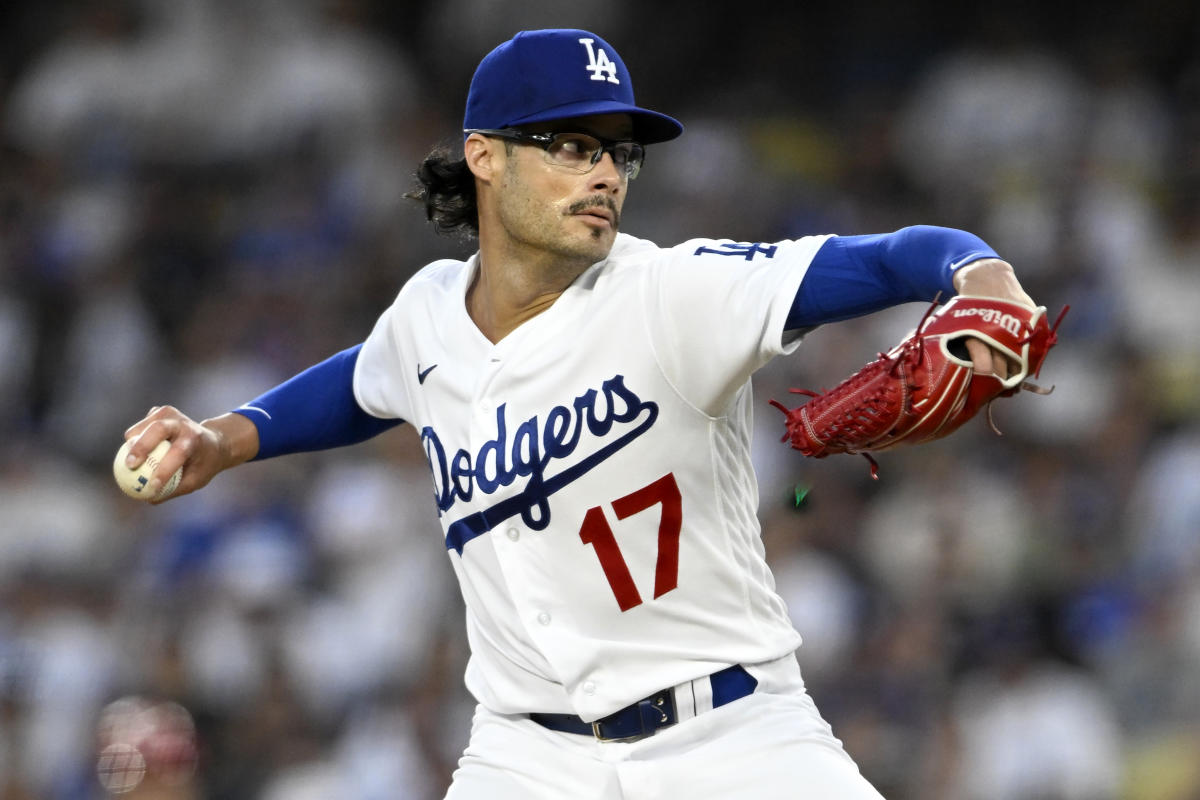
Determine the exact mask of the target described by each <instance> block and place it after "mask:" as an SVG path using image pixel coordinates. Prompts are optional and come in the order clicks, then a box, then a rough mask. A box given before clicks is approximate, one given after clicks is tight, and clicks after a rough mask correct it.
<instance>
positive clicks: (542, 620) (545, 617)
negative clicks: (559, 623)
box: [537, 611, 550, 625]
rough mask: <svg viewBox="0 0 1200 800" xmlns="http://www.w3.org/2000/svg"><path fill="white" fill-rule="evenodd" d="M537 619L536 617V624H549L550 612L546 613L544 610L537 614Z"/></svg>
mask: <svg viewBox="0 0 1200 800" xmlns="http://www.w3.org/2000/svg"><path fill="white" fill-rule="evenodd" d="M537 619H538V624H540V625H549V624H550V614H548V613H547V612H545V611H543V612H542V613H540V614H538V617H537Z"/></svg>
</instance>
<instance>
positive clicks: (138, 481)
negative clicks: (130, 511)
mask: <svg viewBox="0 0 1200 800" xmlns="http://www.w3.org/2000/svg"><path fill="white" fill-rule="evenodd" d="M131 444H133V441H132V440H130V441H128V442H125V444H123V445H121V449H120V450H118V451H117V457H116V458H115V459H113V477H114V478H116V479H117V486H120V487H121V491H122V492H124V493H125V494H127V495H129V496H130V497H132V498H134V499H135V500H146V501H150V500H162V499H164V498H167V497H170V496H171V492H173V491H175V488H176V487H177V486H179V479H180V478H182V477H183V467H180V468H179V469H177V470H175V474H174V475H172V476H171V477H170V478H169V479H168V480H167V482H166V483H164V484H163V487H162V490H161V491H160V492H159V493H158V494H157V495H155V496H153V497H151V496H150V494H149V492H148V491H147V490H146V487H147V486H148V485H149V484H150V478H152V477H153V476H154V470H155V468H156V467H158V465H159V462H161V461H162V459H163V456H165V455H166V454H167V451H168V450H170V449H171V443H170V442H169V441H166V440H165V439H164V440H163V441H161V442H159V443H158V446H157V447H155V448H154V450H152V451H151V452H150V455H148V456H146V460H145V461H143V462H142V463H141V464H140V465H139V466H138V468H137V469H130V468H129V467H127V466H125V456H127V455H129V446H130V445H131Z"/></svg>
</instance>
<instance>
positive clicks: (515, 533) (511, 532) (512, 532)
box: [505, 528, 521, 542]
mask: <svg viewBox="0 0 1200 800" xmlns="http://www.w3.org/2000/svg"><path fill="white" fill-rule="evenodd" d="M505 533H507V534H508V538H510V539H512V540H513V541H514V542H515V541H516V540H517V539H520V538H521V532H520V531H519V530H517V529H516V528H509V529H508V530H507V531H505Z"/></svg>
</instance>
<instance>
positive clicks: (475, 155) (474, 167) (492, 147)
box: [463, 133, 501, 181]
mask: <svg viewBox="0 0 1200 800" xmlns="http://www.w3.org/2000/svg"><path fill="white" fill-rule="evenodd" d="M496 144H497V142H496V140H495V139H489V138H488V137H486V136H484V135H482V134H479V133H472V134H471V135H470V136H468V137H467V140H466V141H465V142H463V156H464V157H465V158H466V161H467V169H469V170H471V172H472V174H474V175H475V177H476V178H479V179H480V180H481V181H491V180H492V178H493V177H494V176H495V174H496V170H497V166H498V165H497V164H496V159H497V158H498V157H499V153H498V151H499V150H501V148H499V147H497V146H496Z"/></svg>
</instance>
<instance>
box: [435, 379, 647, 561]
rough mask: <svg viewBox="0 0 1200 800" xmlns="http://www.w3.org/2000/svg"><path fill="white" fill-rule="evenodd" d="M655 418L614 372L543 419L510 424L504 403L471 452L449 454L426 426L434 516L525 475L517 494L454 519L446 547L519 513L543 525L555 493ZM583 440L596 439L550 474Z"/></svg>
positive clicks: (535, 525) (533, 526) (523, 518)
mask: <svg viewBox="0 0 1200 800" xmlns="http://www.w3.org/2000/svg"><path fill="white" fill-rule="evenodd" d="M657 418H658V404H657V403H654V402H651V401H649V400H643V399H641V398H640V397H638V395H637V394H636V393H634V392H633V391H632V390H630V389H629V388H628V387H627V386H626V385H625V376H623V375H614V376H613V377H611V378H609V379H608V380H606V381H604V382H603V383H602V384H601V385H600V389H599V390H596V389H588V390H587V391H586V392H584V393H583V394H581V395H579V396H578V397H576V398H575V400H574V402H572V403H571V405H570V406H561V405H559V406H554V407H552V408H551V409H550V410H549V411H548V412H547V413H546V415H545V417H544V418H541V417H539V416H533V417H530V418H529V419H526V420H524V421H522V422H521V423H519V424H517V425H515V426H512V425H511V424H510V422H509V420H508V415H507V405H506V404H502V405H500V406H499V407H497V408H496V433H495V435H494V436H491V437H489V438H488V440H487V441H485V442H484V443H483V444H482V445H481V446H480V447H479V450H478V452H476V453H475V454H473V455H472V454H471V453H470V452H469V451H467V450H464V449H461V448H460V449H458V450H456V451H455V452H454V453H453V454H448V453H447V452H446V448H445V446H444V445H443V444H442V441H441V439H440V438H439V437H438V435H437V432H436V431H434V429H433V428H431V427H429V426H426V427H425V428H423V429H422V430H421V440H422V442H423V443H424V445H425V456H426V458H427V459H428V460H429V468H430V471H431V472H432V473H433V485H434V497H435V499H436V500H437V507H438V514H439V515H442V514H445V513H446V512H448V511H450V509H452V508H453V507H454V505H455V503H457V502H458V501H460V500H461V501H463V502H470V501H471V499H472V497H474V495H475V492H476V491H478V492H480V493H482V494H484V495H492V494H494V493H496V492H497V491H499V490H500V489H501V488H502V487H506V486H510V485H511V484H512V483H513V482H514V481H516V480H517V479H518V478H525V479H526V481H525V486H524V488H523V489H522V490H521V491H520V492H518V493H517V494H515V495H512V496H510V497H507V498H505V499H504V500H502V501H500V502H499V503H496V504H495V505H493V506H491V507H490V508H487V509H484V510H482V511H477V512H475V513H472V514H469V515H467V516H465V517H463V518H462V519H459V520H457V521H455V522H454V523H453V524H451V525H450V526H449V528H448V529H447V532H446V547H447V548H451V549H454V550H456V551H458V552H459V553H460V554H461V553H462V548H463V545H465V544H466V543H467V542H468V541H470V540H471V539H473V538H475V537H476V536H479V535H480V534H483V533H486V532H488V531H490V530H491V529H492V528H494V527H495V526H496V525H498V524H500V523H501V522H503V521H505V520H507V519H509V518H511V517H513V516H516V515H517V514H520V516H521V521H522V522H524V523H525V525H527V526H529V527H530V528H531V529H533V530H539V531H540V530H544V529H545V528H546V526H547V525H549V524H550V496H551V495H552V494H554V493H555V492H556V491H558V490H559V489H561V488H563V487H564V486H566V485H567V484H569V483H571V482H572V481H574V480H577V479H578V478H580V477H582V476H583V475H584V474H586V473H587V472H588V471H590V470H592V469H594V468H595V467H596V466H598V465H599V464H600V463H602V462H603V461H604V460H605V459H607V458H609V457H610V456H612V455H613V454H614V453H616V452H617V451H618V450H620V449H621V448H623V447H625V446H626V445H627V444H629V443H630V442H632V441H633V440H634V439H636V438H637V437H639V436H641V435H642V434H643V433H645V432H646V431H647V430H649V429H650V426H652V425H653V424H654V421H655V420H656V419H657ZM510 431H511V432H510ZM585 433H586V435H585ZM587 442H591V443H593V445H594V447H595V449H594V450H593V451H592V452H590V453H589V454H588V455H586V456H585V457H583V458H580V459H578V460H576V461H575V462H574V463H572V464H571V465H570V466H567V467H564V468H562V469H561V470H559V471H558V472H556V473H554V474H552V475H548V474H547V472H548V471H549V469H550V467H551V465H552V464H554V463H555V462H559V461H563V460H565V459H567V458H569V457H571V456H572V455H574V454H575V451H576V450H577V449H578V448H579V447H580V446H581V445H584V444H585V443H587Z"/></svg>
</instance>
